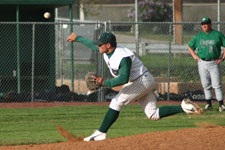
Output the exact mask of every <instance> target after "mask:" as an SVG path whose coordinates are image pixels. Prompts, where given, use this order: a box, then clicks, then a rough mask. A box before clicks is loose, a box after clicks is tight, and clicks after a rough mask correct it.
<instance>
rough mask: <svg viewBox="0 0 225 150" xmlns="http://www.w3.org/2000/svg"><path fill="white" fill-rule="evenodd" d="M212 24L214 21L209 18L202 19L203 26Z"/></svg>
mask: <svg viewBox="0 0 225 150" xmlns="http://www.w3.org/2000/svg"><path fill="white" fill-rule="evenodd" d="M211 23H212V21H211V19H210V18H208V17H204V18H202V19H201V25H203V24H211Z"/></svg>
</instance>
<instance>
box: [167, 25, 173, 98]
mask: <svg viewBox="0 0 225 150" xmlns="http://www.w3.org/2000/svg"><path fill="white" fill-rule="evenodd" d="M171 42H172V23H170V28H169V55H168V89H167V91H168V92H167V100H169V99H170V63H171Z"/></svg>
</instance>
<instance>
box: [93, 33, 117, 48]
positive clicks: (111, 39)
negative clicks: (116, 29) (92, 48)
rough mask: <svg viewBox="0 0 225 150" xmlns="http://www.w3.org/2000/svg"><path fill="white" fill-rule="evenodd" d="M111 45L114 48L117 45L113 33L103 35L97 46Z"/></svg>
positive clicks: (99, 38)
mask: <svg viewBox="0 0 225 150" xmlns="http://www.w3.org/2000/svg"><path fill="white" fill-rule="evenodd" d="M107 43H110V44H111V45H112V46H115V45H116V36H115V35H114V34H112V33H111V32H104V33H102V34H101V35H100V36H99V37H98V39H97V45H98V46H100V45H102V44H107Z"/></svg>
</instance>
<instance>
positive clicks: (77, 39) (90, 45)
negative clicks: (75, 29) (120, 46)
mask: <svg viewBox="0 0 225 150" xmlns="http://www.w3.org/2000/svg"><path fill="white" fill-rule="evenodd" d="M66 40H67V41H68V42H78V43H81V44H83V45H85V46H87V47H88V48H90V49H93V50H96V51H98V50H99V49H98V46H97V45H96V44H95V43H94V41H92V40H89V39H86V38H85V37H83V36H78V35H77V34H76V33H71V34H70V36H69V37H68V38H67V39H66Z"/></svg>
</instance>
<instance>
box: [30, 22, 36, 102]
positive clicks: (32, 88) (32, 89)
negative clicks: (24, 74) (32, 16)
mask: <svg viewBox="0 0 225 150" xmlns="http://www.w3.org/2000/svg"><path fill="white" fill-rule="evenodd" d="M34 53H35V24H32V58H31V59H32V61H31V65H32V67H31V69H32V70H31V102H34V67H35V66H34V59H35V58H34Z"/></svg>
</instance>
